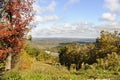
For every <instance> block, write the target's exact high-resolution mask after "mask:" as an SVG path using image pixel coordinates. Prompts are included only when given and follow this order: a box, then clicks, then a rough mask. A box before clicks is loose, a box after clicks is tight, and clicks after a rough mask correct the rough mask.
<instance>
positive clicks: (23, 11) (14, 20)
mask: <svg viewBox="0 0 120 80" xmlns="http://www.w3.org/2000/svg"><path fill="white" fill-rule="evenodd" d="M0 1H1V0H0ZM1 2H3V4H4V5H3V7H1V9H0V11H1V12H0V15H1V17H0V59H1V60H2V59H5V58H6V57H7V55H8V54H9V53H12V54H13V55H16V54H18V53H19V52H20V50H21V48H22V46H23V43H24V42H25V34H26V32H27V30H28V26H29V23H30V22H31V20H32V19H33V14H34V13H33V7H32V4H33V2H34V1H33V0H2V1H1Z"/></svg>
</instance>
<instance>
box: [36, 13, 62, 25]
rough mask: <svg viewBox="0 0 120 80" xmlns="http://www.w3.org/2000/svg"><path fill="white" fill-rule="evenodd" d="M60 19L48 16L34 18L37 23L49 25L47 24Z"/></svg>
mask: <svg viewBox="0 0 120 80" xmlns="http://www.w3.org/2000/svg"><path fill="white" fill-rule="evenodd" d="M59 19H60V18H59V17H58V16H56V15H46V16H39V15H36V16H35V17H34V22H36V23H47V22H51V21H56V20H59Z"/></svg>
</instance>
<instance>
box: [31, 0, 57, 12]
mask: <svg viewBox="0 0 120 80" xmlns="http://www.w3.org/2000/svg"><path fill="white" fill-rule="evenodd" d="M55 7H56V2H55V1H52V2H50V4H49V5H47V6H46V7H42V6H40V5H39V4H37V3H35V4H34V5H33V8H34V10H35V11H36V14H43V13H46V12H54V11H55Z"/></svg>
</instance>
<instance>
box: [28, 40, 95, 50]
mask: <svg viewBox="0 0 120 80" xmlns="http://www.w3.org/2000/svg"><path fill="white" fill-rule="evenodd" d="M95 40H96V39H95V38H33V40H32V41H28V43H29V44H30V45H31V46H32V47H38V48H41V49H50V48H53V47H57V46H61V45H65V44H71V43H79V44H89V43H94V42H95Z"/></svg>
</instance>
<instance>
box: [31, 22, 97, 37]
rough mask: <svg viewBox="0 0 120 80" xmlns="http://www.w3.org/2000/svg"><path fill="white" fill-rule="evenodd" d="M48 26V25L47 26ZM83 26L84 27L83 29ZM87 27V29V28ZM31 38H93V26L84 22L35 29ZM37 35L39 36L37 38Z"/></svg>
mask: <svg viewBox="0 0 120 80" xmlns="http://www.w3.org/2000/svg"><path fill="white" fill-rule="evenodd" d="M48 26H49V25H48ZM84 26H85V27H84ZM88 26H89V27H88ZM88 33H89V34H88ZM32 34H33V37H76V38H78V37H79V38H80V37H86V38H87V37H95V36H96V34H95V29H94V28H93V25H91V24H86V22H85V23H84V22H82V23H79V25H78V22H75V23H62V24H56V25H52V26H51V27H44V28H40V27H37V28H35V29H34V31H32ZM38 35H39V36H38Z"/></svg>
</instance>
